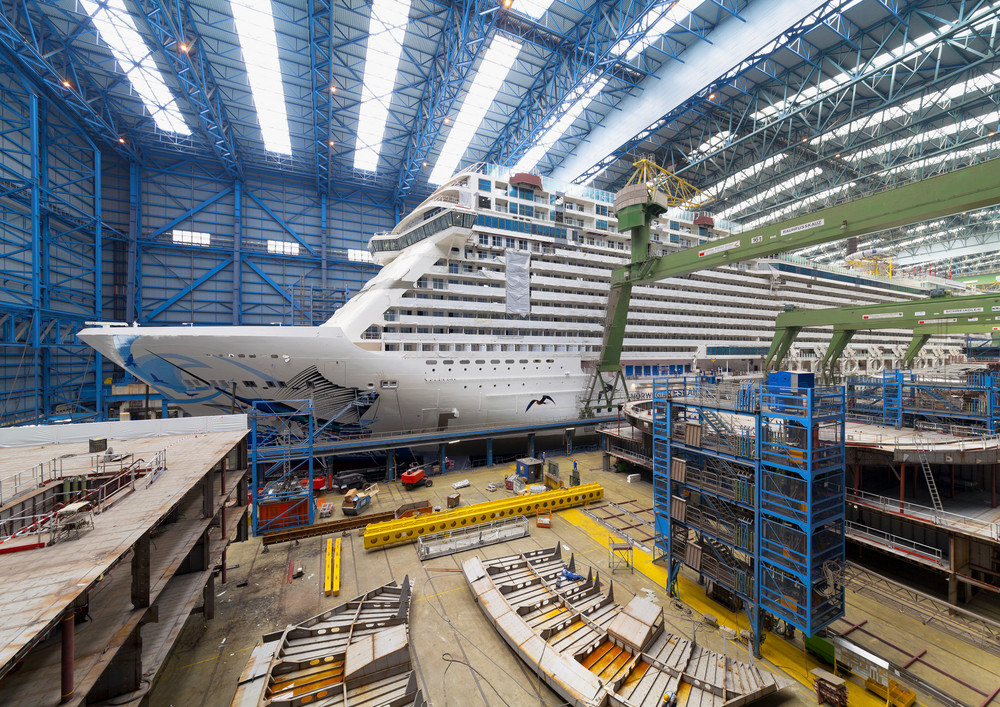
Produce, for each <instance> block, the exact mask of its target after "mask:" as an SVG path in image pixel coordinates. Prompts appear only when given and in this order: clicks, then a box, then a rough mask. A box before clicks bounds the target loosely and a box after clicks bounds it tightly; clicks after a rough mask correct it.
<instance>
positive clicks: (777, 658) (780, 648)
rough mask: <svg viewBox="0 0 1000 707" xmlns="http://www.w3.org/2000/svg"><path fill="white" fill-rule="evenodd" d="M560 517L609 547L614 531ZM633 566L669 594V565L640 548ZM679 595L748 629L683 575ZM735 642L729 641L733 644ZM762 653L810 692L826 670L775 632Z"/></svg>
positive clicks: (863, 704)
mask: <svg viewBox="0 0 1000 707" xmlns="http://www.w3.org/2000/svg"><path fill="white" fill-rule="evenodd" d="M559 515H561V516H562V517H563V518H565V519H566V520H567V521H569V522H570V523H572V524H573V525H575V526H576V527H578V528H580V529H581V530H583V531H584V532H585V533H587V535H589V536H590V537H591V538H593V539H594V540H596V541H597V542H599V543H600V544H601V545H603V546H604V547H605V548H607V547H608V540H607V538H608V535H610V534H612V531H610V530H609V529H608V528H606V527H604V526H603V525H601V524H600V523H598V522H597V521H595V520H593V519H592V518H590V517H589V516H586V515H584V513H583V511H581V510H580V509H578V508H569V509H566V510H564V511H560V513H559ZM651 549H652V548H651ZM633 566H634V568H635V571H636V572H638V573H639V574H641V575H643V576H644V577H646V579H648V580H650V581H651V582H653V583H654V584H655V585H656V586H657V588H658V589H659V590H660V592H659V593H660V594H662V595H665V594H666V592H665V587H666V584H667V568H666V566H664V565H660V564H656V563H654V562H653V558H652V556H651V555H649V553H646V552H643V551H642V550H640V549H639V548H638V547H636V548H635V550H634V552H633ZM677 593H678V598H679V599H680V600H681V601H682V602H683V603H685V604H687V605H688V606H690V607H691V608H692V609H694V610H695V611H697V612H698V613H699V614H712V615H713V616H715V617H716V618H717V619H718V620H719V624H720V625H723V626H728V627H729V628H731V629H734V630H736V631H739V630H740V629H741V628H746V627H747V624H748V620H747V617H746V615H745V614H741V617H742V622H740V621H739V620H738V617H737V616H736V615H735V614H733V613H732V612H731V611H729V610H728V609H726V608H725V607H724V606H722V605H720V604H716V603H715V602H714V601H712V600H711V599H709V598H708V597H706V596H705V590H704V589H703V588H702V587H699V586H698V585H697V584H695V583H694V582H692V581H690V580H688V579H687V578H686V577H684V576H683V575H682V576H681V577H679V579H678V582H677ZM682 625H683V624H682ZM733 643H734V642H733V641H730V642H729V644H730V645H732V644H733ZM737 645H738V646H739V648H740V649H741V650H743V651H746V647H745V646H743V644H737ZM760 650H761V655H762V656H763V657H764V659H765V660H767V661H768V662H770V663H771V664H772V665H774V666H775V667H777V668H779V669H780V670H781V671H782V672H784V673H785V674H786V675H788V676H789V677H791V678H794V679H795V680H797V681H798V682H800V683H802V684H803V685H805V686H806V688H807V689H808V690H810V691H812V690H813V680H812V676H810V675H809V671H810V670H812V669H813V668H817V667H826V666H825V664H822V663H820V662H819V661H817V660H816V659H815V658H814V657H813V656H811V655H809V654H808V653H805V652H803V651H801V650H799V649H798V647H796V646H794V645H792V644H791V643H789V642H788V641H786V640H784V639H783V638H781V637H780V636H778V635H777V634H774V633H771V634H768V636H767V640H766V641H765V642H764V643H763V645H761V648H760ZM847 692H848V702H849V703H850V704H851V707H867V706H868V705H871V706H872V707H884V705H885V700H882V699H879V698H878V697H877V696H875V695H873V694H872V693H870V692H868V690H866V689H865V688H864V687H862V686H860V685H857V684H855V683H853V682H851V681H848V682H847Z"/></svg>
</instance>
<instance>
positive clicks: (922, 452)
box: [916, 442, 944, 511]
mask: <svg viewBox="0 0 1000 707" xmlns="http://www.w3.org/2000/svg"><path fill="white" fill-rule="evenodd" d="M916 447H917V459H919V460H920V468H921V469H923V470H924V478H925V479H927V489H928V490H929V491H930V492H931V502H932V503H933V504H934V510H937V511H943V510H944V506H943V505H941V494H939V493H938V488H937V483H935V481H934V474H933V473H931V465H930V463H929V462H928V461H927V450H926V449H924V447H923V446H922V445H921V444H920V443H919V442H918V443H917V445H916Z"/></svg>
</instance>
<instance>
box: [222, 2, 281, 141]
mask: <svg viewBox="0 0 1000 707" xmlns="http://www.w3.org/2000/svg"><path fill="white" fill-rule="evenodd" d="M229 6H230V8H231V9H232V12H233V21H234V22H235V23H236V34H237V35H238V36H239V40H240V49H241V50H242V52H243V63H244V65H245V66H246V68H247V78H248V80H249V82H250V92H251V93H252V94H253V103H254V106H255V107H256V109H257V123H258V124H259V125H260V134H261V137H262V138H263V139H264V148H265V149H266V150H268V151H269V152H277V153H279V154H282V155H290V154H292V141H291V137H290V136H289V134H288V114H287V112H286V110H285V89H284V87H283V85H282V81H281V64H280V63H279V61H278V41H277V37H276V36H275V32H274V15H273V14H272V12H271V0H229Z"/></svg>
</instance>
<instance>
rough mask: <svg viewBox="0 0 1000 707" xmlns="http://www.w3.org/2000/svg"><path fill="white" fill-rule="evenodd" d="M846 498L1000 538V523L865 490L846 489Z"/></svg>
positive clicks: (884, 509) (957, 528)
mask: <svg viewBox="0 0 1000 707" xmlns="http://www.w3.org/2000/svg"><path fill="white" fill-rule="evenodd" d="M847 500H848V502H851V501H853V502H855V503H860V504H863V505H865V506H868V507H870V508H876V509H878V510H880V511H884V512H886V513H898V514H900V515H905V516H910V517H912V518H918V519H920V520H926V521H929V522H931V523H934V524H935V525H940V526H942V527H947V528H952V529H955V530H962V531H965V532H969V533H974V534H976V535H981V536H983V537H987V538H991V539H993V540H1000V523H990V522H987V521H983V520H978V519H977V518H970V517H968V516H963V515H959V514H957V513H951V512H949V511H939V510H937V509H935V508H932V507H930V506H924V505H921V504H919V503H912V502H910V501H900V500H899V499H898V498H890V497H889V496H880V495H878V494H874V493H869V492H867V491H857V490H848V491H847Z"/></svg>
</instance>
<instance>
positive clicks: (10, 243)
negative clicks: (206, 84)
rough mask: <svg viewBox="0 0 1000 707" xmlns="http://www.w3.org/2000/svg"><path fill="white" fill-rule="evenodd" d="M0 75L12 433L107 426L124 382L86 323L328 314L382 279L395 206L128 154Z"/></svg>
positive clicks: (284, 319)
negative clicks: (378, 242)
mask: <svg viewBox="0 0 1000 707" xmlns="http://www.w3.org/2000/svg"><path fill="white" fill-rule="evenodd" d="M3 71H4V73H2V74H0V88H2V97H0V147H2V150H3V155H4V159H3V160H2V162H0V254H2V256H3V257H2V264H0V276H2V278H0V281H2V285H0V424H17V423H26V422H30V423H35V422H42V421H46V420H52V419H57V418H63V417H66V416H73V417H75V418H78V419H79V418H85V417H99V416H101V415H103V414H104V412H105V407H106V404H107V402H108V398H109V396H108V394H107V390H106V388H107V383H108V382H110V381H111V380H112V379H114V380H117V379H118V378H119V377H120V376H122V375H123V373H122V372H121V371H119V370H117V369H115V368H114V367H113V366H112V365H111V364H109V363H107V362H105V361H102V360H101V357H100V356H99V355H98V354H97V353H96V352H94V351H93V350H92V349H90V348H89V347H87V346H85V345H83V344H81V343H80V342H79V341H78V340H77V339H76V332H77V331H79V330H80V329H82V328H84V326H85V323H86V322H88V321H96V320H115V321H127V322H129V323H131V322H138V323H139V324H143V325H177V324H181V325H187V324H190V325H194V326H198V325H213V324H214V325H229V324H256V325H261V324H286V325H287V324H297V325H310V324H318V323H321V322H323V321H325V320H326V319H327V318H329V316H330V315H331V314H332V313H333V311H334V310H335V309H336V308H337V307H338V306H340V305H341V304H343V303H344V302H345V301H346V300H347V299H348V298H349V297H351V296H352V295H353V294H354V293H355V292H357V291H358V290H359V289H360V288H361V287H362V286H363V285H364V283H365V282H367V280H368V279H369V278H370V277H371V276H372V275H374V273H375V272H377V270H378V267H377V266H375V265H373V264H372V263H370V262H365V261H364V260H363V259H362V258H363V257H364V256H363V255H362V254H363V253H364V252H366V251H367V240H368V238H369V237H370V236H371V234H372V233H375V232H378V231H385V230H389V229H391V228H392V226H393V225H394V223H395V220H396V212H395V211H394V209H393V207H392V206H391V204H390V203H389V202H388V200H387V199H386V198H380V197H378V196H377V195H372V194H366V193H364V192H361V191H356V190H355V191H350V190H348V191H343V192H338V191H336V190H332V189H331V190H329V191H328V192H324V193H320V192H318V191H317V189H316V185H315V184H314V183H312V182H306V181H296V180H288V181H279V180H278V179H276V178H275V177H273V176H248V177H247V178H246V179H245V180H240V179H236V180H234V179H232V178H230V177H228V176H226V175H225V174H224V172H223V170H221V169H220V168H219V167H218V166H217V165H214V164H206V163H205V162H203V161H198V160H193V159H192V160H185V159H178V160H177V161H175V162H172V163H170V164H167V165H155V164H153V163H152V162H149V163H143V164H140V163H139V162H137V161H127V160H126V159H123V155H122V154H121V153H120V152H118V151H115V150H109V149H108V148H107V147H105V146H102V145H100V144H97V143H95V142H93V141H92V140H91V139H90V138H89V137H88V133H87V131H86V130H85V129H84V128H83V127H82V126H81V125H80V124H78V123H77V122H75V121H76V119H75V118H74V117H72V116H68V115H66V114H64V113H63V112H61V111H60V109H59V102H58V101H55V100H52V98H51V97H50V96H49V95H48V93H47V92H46V90H45V87H44V86H39V85H37V84H35V83H33V82H32V81H31V80H30V79H29V78H27V77H25V76H24V75H22V74H20V73H18V71H17V69H16V68H15V67H13V66H12V65H10V64H8V65H5V66H4V68H3Z"/></svg>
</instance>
